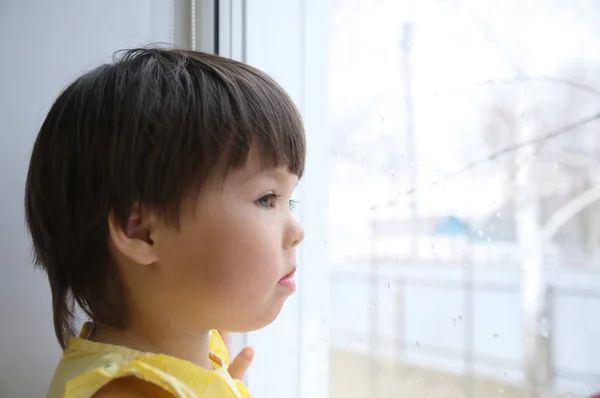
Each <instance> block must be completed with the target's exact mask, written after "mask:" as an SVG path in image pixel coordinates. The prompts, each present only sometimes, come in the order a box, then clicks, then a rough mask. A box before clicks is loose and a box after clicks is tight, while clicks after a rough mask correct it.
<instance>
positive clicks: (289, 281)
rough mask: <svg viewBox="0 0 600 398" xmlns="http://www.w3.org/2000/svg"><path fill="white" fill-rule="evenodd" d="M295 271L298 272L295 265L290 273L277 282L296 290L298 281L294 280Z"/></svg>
mask: <svg viewBox="0 0 600 398" xmlns="http://www.w3.org/2000/svg"><path fill="white" fill-rule="evenodd" d="M295 273H296V268H295V267H294V269H293V270H292V271H291V272H290V273H289V274H287V275H286V276H284V277H283V278H281V279H280V280H279V282H278V283H277V284H278V285H280V286H283V287H286V288H288V289H290V290H296V281H294V274H295Z"/></svg>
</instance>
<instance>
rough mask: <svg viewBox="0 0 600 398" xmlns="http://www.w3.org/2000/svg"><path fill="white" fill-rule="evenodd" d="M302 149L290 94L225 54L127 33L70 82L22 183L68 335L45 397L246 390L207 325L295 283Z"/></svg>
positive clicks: (227, 322)
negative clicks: (124, 46) (139, 41)
mask: <svg viewBox="0 0 600 398" xmlns="http://www.w3.org/2000/svg"><path fill="white" fill-rule="evenodd" d="M304 160H305V138H304V131H303V127H302V122H301V119H300V115H299V114H298V111H297V109H296V107H295V106H294V104H293V103H292V101H291V100H290V98H289V97H288V96H287V95H286V94H285V92H284V91H283V89H282V88H281V87H280V86H279V85H277V84H276V83H275V82H274V81H273V80H271V79H270V78H269V77H268V76H266V75H265V74H264V73H262V72H260V71H258V70H256V69H254V68H252V67H250V66H248V65H244V64H242V63H239V62H236V61H233V60H230V59H226V58H221V57H218V56H215V55H208V54H202V53H198V52H193V51H183V50H165V49H135V50H130V51H126V52H124V53H122V55H121V56H120V57H118V58H117V59H116V60H115V61H114V62H113V63H112V64H107V65H102V66H100V67H98V68H97V69H95V70H92V71H91V72H88V73H86V74H84V75H83V76H81V77H80V78H78V79H77V80H76V81H75V82H74V83H72V84H71V85H70V86H69V87H68V88H67V89H66V90H65V91H64V92H63V93H62V94H61V95H60V96H59V97H58V99H57V100H56V102H55V103H54V105H53V106H52V108H51V109H50V112H49V113H48V116H47V117H46V120H45V121H44V123H43V125H42V128H41V130H40V132H39V135H38V137H37V139H36V142H35V145H34V148H33V153H32V156H31V163H30V166H29V173H28V176H27V184H26V192H25V209H26V218H27V223H28V227H29V230H30V233H31V236H32V239H33V246H34V250H35V258H36V262H37V264H38V265H39V266H40V267H42V268H43V269H44V270H45V272H46V273H47V274H48V279H49V282H50V287H51V290H52V307H53V313H54V326H55V330H56V336H57V338H58V341H59V343H60V345H61V346H62V347H63V349H64V356H63V358H62V360H61V361H60V363H59V364H58V367H57V369H56V372H55V375H54V379H53V381H52V384H51V386H50V390H49V392H48V397H49V398H59V397H62V398H88V397H94V398H106V397H130V398H131V397H180V398H183V397H185V398H199V397H211V398H221V397H249V394H248V392H247V390H246V389H245V387H244V386H243V385H242V383H241V382H239V381H234V380H233V379H232V378H231V377H230V376H229V375H228V373H227V364H228V358H227V350H226V348H225V346H224V344H223V342H222V340H221V339H220V337H219V335H218V334H217V333H216V332H214V331H213V330H214V329H218V330H227V331H232V332H247V331H251V330H256V329H259V328H262V327H264V326H265V325H268V324H269V323H270V322H272V321H273V320H274V319H275V318H276V317H277V315H278V314H279V312H280V310H281V307H282V305H283V303H284V301H285V300H286V298H287V297H288V296H289V295H291V294H292V293H293V292H294V289H295V284H294V280H293V276H294V271H295V269H296V259H295V249H296V246H297V245H298V244H299V243H300V242H301V241H302V239H303V231H302V229H301V228H300V227H299V226H298V225H297V223H296V222H295V221H294V218H293V217H292V214H291V211H290V209H291V207H292V206H293V202H292V201H291V199H290V197H291V195H292V192H293V190H294V188H295V187H296V184H297V182H298V179H299V178H300V177H301V176H302V172H303V169H304ZM77 307H79V308H81V309H82V310H83V312H84V313H85V314H86V317H88V318H89V319H90V322H89V323H86V324H85V325H84V327H83V329H82V330H81V333H79V337H74V336H75V334H74V333H75V330H74V324H75V322H76V318H75V313H76V308H77Z"/></svg>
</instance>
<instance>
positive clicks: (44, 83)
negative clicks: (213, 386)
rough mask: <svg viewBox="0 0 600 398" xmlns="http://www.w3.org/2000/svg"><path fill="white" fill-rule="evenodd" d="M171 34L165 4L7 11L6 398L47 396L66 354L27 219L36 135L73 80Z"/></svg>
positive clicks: (0, 100)
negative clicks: (57, 337)
mask: <svg viewBox="0 0 600 398" xmlns="http://www.w3.org/2000/svg"><path fill="white" fill-rule="evenodd" d="M169 30H170V2H169V1H163V0H150V1H148V0H127V1H122V0H95V1H80V0H70V1H69V0H53V1H48V0H27V1H23V0H2V1H1V2H0V123H1V124H0V205H1V206H0V226H1V227H0V316H1V317H0V321H1V328H0V397H43V396H44V395H45V390H46V387H47V384H48V382H49V380H50V377H51V375H52V371H53V368H54V366H55V364H56V361H57V360H58V358H59V355H60V350H59V347H58V343H57V342H56V340H55V338H54V332H53V327H52V319H51V308H50V294H49V288H48V285H47V282H46V280H45V277H44V275H43V274H42V273H41V272H36V271H34V270H33V268H32V266H31V256H30V251H29V238H28V236H27V233H26V230H25V226H24V218H23V189H24V181H25V174H26V172H27V165H28V160H29V154H30V150H31V146H32V143H33V140H34V138H35V135H36V133H37V130H38V128H39V126H40V124H41V122H42V121H43V118H44V116H45V114H46V112H47V110H48V108H49V106H50V105H51V103H52V101H53V100H54V99H55V98H56V96H57V95H58V93H59V91H60V90H61V89H62V88H63V87H64V86H65V85H66V84H67V82H69V81H70V80H71V79H72V78H73V77H74V76H76V75H77V74H79V73H80V72H82V71H83V70H85V69H86V68H89V67H92V66H95V65H96V64H98V63H99V62H101V61H102V60H105V59H107V58H108V57H110V56H111V54H112V53H113V52H114V51H115V50H118V49H121V48H126V47H132V46H136V45H140V44H147V43H149V42H168V41H169Z"/></svg>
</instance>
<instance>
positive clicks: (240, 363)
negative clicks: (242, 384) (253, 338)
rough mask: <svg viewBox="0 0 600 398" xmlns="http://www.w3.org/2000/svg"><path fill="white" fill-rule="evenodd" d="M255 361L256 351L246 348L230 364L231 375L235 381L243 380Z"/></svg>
mask: <svg viewBox="0 0 600 398" xmlns="http://www.w3.org/2000/svg"><path fill="white" fill-rule="evenodd" d="M252 359H254V350H253V349H252V348H251V347H246V348H244V349H243V350H242V351H241V352H240V353H239V354H238V356H237V357H235V359H234V360H233V362H231V363H230V364H229V368H228V371H229V375H230V376H231V377H233V378H234V379H238V380H242V379H243V378H244V374H246V371H247V370H248V367H249V366H250V364H251V363H252Z"/></svg>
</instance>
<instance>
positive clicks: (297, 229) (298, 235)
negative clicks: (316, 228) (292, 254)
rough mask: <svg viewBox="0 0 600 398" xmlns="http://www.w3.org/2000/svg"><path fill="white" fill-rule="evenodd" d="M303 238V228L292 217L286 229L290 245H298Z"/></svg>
mask: <svg viewBox="0 0 600 398" xmlns="http://www.w3.org/2000/svg"><path fill="white" fill-rule="evenodd" d="M303 240H304V229H303V228H302V227H301V226H300V224H298V222H297V221H296V220H295V219H292V220H291V222H290V226H289V229H288V242H290V243H289V244H290V245H291V246H292V247H296V246H298V245H299V244H300V243H302V241H303Z"/></svg>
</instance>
